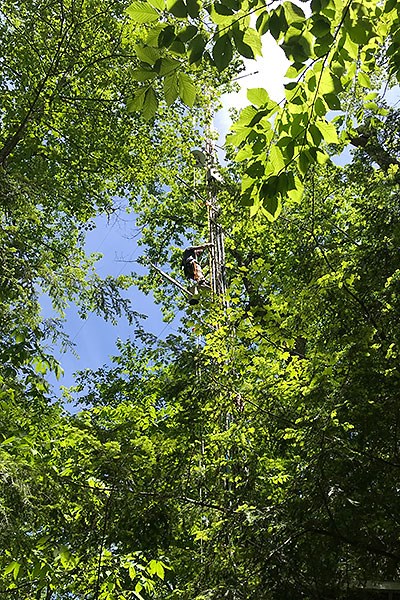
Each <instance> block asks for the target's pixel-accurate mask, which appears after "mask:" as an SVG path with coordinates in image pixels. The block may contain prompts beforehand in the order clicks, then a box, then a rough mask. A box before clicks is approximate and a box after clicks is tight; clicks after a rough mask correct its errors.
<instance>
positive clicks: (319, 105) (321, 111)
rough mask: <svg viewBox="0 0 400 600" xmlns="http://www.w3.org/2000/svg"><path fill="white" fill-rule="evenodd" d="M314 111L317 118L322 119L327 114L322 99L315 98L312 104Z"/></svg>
mask: <svg viewBox="0 0 400 600" xmlns="http://www.w3.org/2000/svg"><path fill="white" fill-rule="evenodd" d="M314 111H315V114H316V115H317V116H318V117H323V116H324V115H326V113H327V112H328V109H327V107H326V105H325V102H324V101H323V100H322V98H317V99H316V100H315V104H314Z"/></svg>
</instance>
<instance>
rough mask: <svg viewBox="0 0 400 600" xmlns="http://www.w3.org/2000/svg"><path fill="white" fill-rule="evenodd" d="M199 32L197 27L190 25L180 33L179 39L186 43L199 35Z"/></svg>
mask: <svg viewBox="0 0 400 600" xmlns="http://www.w3.org/2000/svg"><path fill="white" fill-rule="evenodd" d="M197 31H198V30H197V27H195V26H194V25H188V26H187V27H184V28H183V29H182V31H180V32H179V35H178V36H177V37H178V39H180V40H181V41H182V42H184V43H186V42H188V41H189V40H191V39H192V38H193V37H194V36H195V35H196V34H197Z"/></svg>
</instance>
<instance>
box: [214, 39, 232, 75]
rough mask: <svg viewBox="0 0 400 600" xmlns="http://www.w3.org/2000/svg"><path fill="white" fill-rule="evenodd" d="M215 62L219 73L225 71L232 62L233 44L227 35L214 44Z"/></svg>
mask: <svg viewBox="0 0 400 600" xmlns="http://www.w3.org/2000/svg"><path fill="white" fill-rule="evenodd" d="M212 55H213V60H214V63H215V66H216V67H217V69H218V71H220V72H221V71H223V70H224V69H226V67H227V66H228V65H229V63H230V62H231V60H232V56H233V50H232V42H231V39H230V37H229V35H228V34H227V33H225V34H224V35H222V36H221V37H220V38H218V39H217V41H216V42H215V44H214V48H213V50H212Z"/></svg>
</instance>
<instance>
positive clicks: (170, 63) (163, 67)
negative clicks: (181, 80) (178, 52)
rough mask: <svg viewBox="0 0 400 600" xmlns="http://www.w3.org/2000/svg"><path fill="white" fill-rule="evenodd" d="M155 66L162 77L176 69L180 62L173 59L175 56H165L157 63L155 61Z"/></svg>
mask: <svg viewBox="0 0 400 600" xmlns="http://www.w3.org/2000/svg"><path fill="white" fill-rule="evenodd" d="M155 66H156V67H157V71H158V73H159V75H160V76H161V77H163V76H165V75H169V74H170V73H172V72H174V71H176V70H177V69H178V68H179V67H180V66H181V62H180V61H179V60H175V58H168V57H167V58H162V59H161V60H160V62H159V63H158V62H157V63H156V65H155Z"/></svg>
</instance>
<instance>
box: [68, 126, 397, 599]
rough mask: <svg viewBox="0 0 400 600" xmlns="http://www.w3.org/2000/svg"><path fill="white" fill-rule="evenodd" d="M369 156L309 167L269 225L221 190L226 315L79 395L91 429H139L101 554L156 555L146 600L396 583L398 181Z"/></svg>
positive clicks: (119, 362) (137, 358)
mask: <svg viewBox="0 0 400 600" xmlns="http://www.w3.org/2000/svg"><path fill="white" fill-rule="evenodd" d="M390 122H394V121H393V120H392V119H391V116H390V115H389V117H388V120H387V122H386V123H385V122H384V121H383V122H382V127H383V128H384V127H385V126H388V124H389V123H390ZM377 135H378V136H380V133H378V132H377ZM393 136H394V137H395V132H393ZM367 158H368V156H366V155H365V154H364V153H363V151H362V150H357V151H356V152H355V154H354V159H353V161H352V163H351V164H349V165H348V166H346V167H344V168H341V167H337V166H334V165H333V164H327V165H326V166H319V167H317V168H314V169H313V170H312V171H310V172H309V174H308V176H307V180H306V182H305V183H306V184H305V200H306V201H305V202H303V203H301V204H299V203H297V202H293V203H291V204H289V203H286V204H285V206H284V209H283V212H282V215H281V217H280V218H279V219H278V220H277V221H276V222H275V223H273V224H271V223H270V222H269V221H268V220H266V219H264V218H263V216H262V214H261V213H258V214H257V215H256V216H255V217H254V218H253V219H252V220H248V219H243V218H241V216H240V215H241V209H240V207H239V206H238V205H237V203H236V202H235V199H234V197H233V196H232V194H229V193H227V192H225V193H224V192H222V193H221V198H220V199H221V204H222V206H223V210H222V213H221V215H220V219H221V223H222V224H223V226H224V228H225V229H226V233H227V238H226V251H227V257H228V258H227V261H228V262H227V267H228V277H229V301H230V307H229V308H228V310H227V311H224V310H223V309H222V307H221V306H219V305H218V302H215V303H210V304H206V305H204V306H203V307H200V309H198V308H190V309H188V315H187V317H186V318H185V319H184V326H185V328H184V330H183V331H182V332H181V336H178V337H176V336H170V337H169V338H168V339H167V340H166V341H165V342H163V343H160V344H155V345H154V342H152V340H151V339H150V338H148V337H146V338H145V342H146V347H145V348H142V349H140V348H138V347H137V346H135V344H134V343H133V342H128V343H126V344H122V345H121V346H120V348H121V354H120V356H118V357H116V359H115V361H116V366H115V367H114V368H109V369H106V370H101V371H98V372H97V373H89V372H84V373H82V376H81V379H80V381H78V385H79V386H80V387H79V388H78V391H79V390H81V393H83V394H84V395H83V398H82V397H80V401H83V402H87V403H88V406H93V407H94V408H93V409H92V411H93V413H94V414H99V415H101V414H104V415H109V414H111V412H112V411H114V410H119V411H120V413H119V414H121V415H125V416H122V420H123V421H124V420H125V418H128V417H127V415H135V417H134V418H135V419H136V418H138V417H139V415H142V410H143V408H144V407H146V409H145V410H146V411H147V414H148V415H149V420H148V424H147V426H146V440H147V441H146V446H145V447H146V452H150V454H146V458H145V459H144V460H143V462H142V465H141V467H140V468H139V470H137V463H136V462H135V461H132V460H130V461H129V466H127V469H128V472H130V473H131V474H128V475H125V471H124V469H123V468H122V466H121V465H120V466H119V467H118V470H117V472H118V481H119V484H118V485H120V486H121V489H122V490H124V491H123V493H122V496H121V502H122V503H123V507H122V506H121V508H118V510H117V513H118V514H121V518H120V520H119V521H117V520H116V521H115V530H114V535H115V536H116V537H115V538H114V539H119V540H120V546H119V548H123V547H124V543H126V540H128V539H129V540H130V541H131V543H132V540H134V542H133V545H134V546H136V547H137V548H139V549H140V551H142V552H144V553H145V554H146V553H147V554H148V553H149V552H150V551H152V552H154V551H155V550H156V549H157V552H158V555H159V556H160V555H161V556H163V557H167V559H168V561H169V563H168V564H169V565H170V567H171V571H168V573H167V574H166V581H167V585H168V587H167V588H163V589H162V590H161V589H159V590H156V591H155V597H160V598H161V597H168V598H171V599H172V598H198V599H200V598H201V599H204V598H220V597H222V596H224V597H227V598H250V597H260V598H266V599H274V598H277V599H278V598H282V597H285V598H296V599H297V598H307V599H309V598H321V597H323V598H345V597H350V598H357V597H358V594H359V593H360V592H359V591H357V590H359V589H361V588H362V586H363V585H364V582H365V581H366V580H372V581H381V580H391V579H396V578H397V577H398V560H399V553H400V548H399V544H398V538H399V531H398V523H397V519H396V516H395V515H396V507H397V492H396V490H395V489H393V478H394V476H395V473H396V469H398V466H399V461H398V443H397V437H398V436H397V429H398V427H397V423H398V419H399V414H398V403H397V386H398V369H397V352H398V344H399V340H398V314H399V307H398V302H397V297H398V294H397V293H396V285H397V283H396V282H397V271H398V264H397V263H398V261H397V248H398V227H397V221H398V185H397V169H396V165H392V166H391V167H390V168H389V170H388V171H387V172H384V171H383V170H381V169H376V167H374V164H373V162H372V161H373V160H374V159H371V160H367ZM226 177H228V173H226ZM232 185H233V183H232ZM150 214H152V215H153V218H154V219H156V214H155V213H150ZM163 219H164V214H163V212H160V219H159V222H158V227H159V228H160V230H161V228H162V226H163ZM153 226H154V224H153ZM169 226H170V224H169V222H167V223H164V227H165V229H166V230H168V227H169ZM382 240H385V242H384V243H382ZM155 247H157V240H155ZM170 302H171V300H170ZM196 311H197V312H196ZM192 328H194V331H192ZM88 382H90V383H89V389H88V391H86V392H84V391H83V390H84V389H86V390H87V386H88ZM131 411H132V412H131ZM114 414H115V413H114ZM113 418H114V419H115V416H114V417H113ZM128 423H129V424H128ZM130 427H131V422H130V420H129V421H125V428H124V426H122V425H120V424H119V422H118V421H116V422H115V423H114V425H113V424H110V427H109V428H108V434H107V435H112V436H115V437H116V438H118V439H119V440H120V439H123V435H124V434H122V433H121V434H120V431H121V432H123V431H126V428H130ZM120 435H121V437H120ZM115 437H113V438H112V439H113V440H114V439H115ZM140 439H141V438H140V437H139V438H138V440H137V442H136V447H139V448H143V445H142V444H143V442H141V441H140ZM122 455H124V456H129V454H127V453H126V452H125V451H124V452H123V453H122ZM121 460H122V459H121ZM128 482H129V483H128ZM118 506H120V505H118ZM119 510H121V511H122V512H121V513H119ZM127 524H129V534H128V536H127V533H126V532H125V527H126V526H127ZM123 540H125V541H123ZM103 577H105V575H103Z"/></svg>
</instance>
